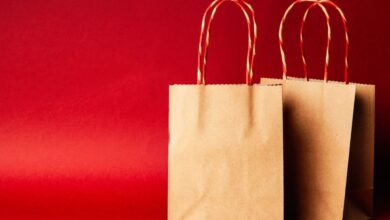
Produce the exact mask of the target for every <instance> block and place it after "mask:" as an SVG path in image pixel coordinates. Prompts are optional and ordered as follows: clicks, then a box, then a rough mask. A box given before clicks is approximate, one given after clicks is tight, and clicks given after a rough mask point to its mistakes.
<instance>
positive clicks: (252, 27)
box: [197, 0, 257, 85]
mask: <svg viewBox="0 0 390 220" xmlns="http://www.w3.org/2000/svg"><path fill="white" fill-rule="evenodd" d="M226 1H231V2H234V3H235V4H236V5H237V6H239V7H240V9H241V11H242V12H243V13H244V15H245V19H246V21H247V26H248V50H247V59H246V83H247V84H248V85H251V83H252V77H253V64H254V57H255V54H256V48H255V46H256V40H257V25H256V21H255V15H254V10H253V8H252V6H251V5H250V4H248V3H247V2H245V1H243V0H215V1H213V2H212V3H211V4H210V5H209V6H208V7H207V9H206V11H205V12H204V14H203V19H202V25H201V32H200V36H199V48H198V71H197V84H198V85H199V84H205V72H206V60H207V50H208V46H209V43H210V41H209V38H210V28H211V23H212V21H213V19H214V16H215V13H216V11H217V9H218V8H219V6H220V5H221V4H222V3H224V2H226ZM210 12H211V14H210V16H209V17H208V15H209V13H210ZM252 35H253V36H252ZM203 44H204V45H203Z"/></svg>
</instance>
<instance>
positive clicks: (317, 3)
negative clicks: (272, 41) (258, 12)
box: [279, 0, 349, 83]
mask: <svg viewBox="0 0 390 220" xmlns="http://www.w3.org/2000/svg"><path fill="white" fill-rule="evenodd" d="M304 2H312V3H313V4H312V5H310V7H309V8H308V9H307V10H306V11H305V14H304V16H303V19H302V23H301V30H300V48H301V52H302V62H303V69H304V74H305V79H306V80H308V71H307V62H306V56H305V51H304V46H303V45H304V44H303V28H304V25H305V22H306V18H307V15H308V13H309V12H310V10H311V9H313V8H314V7H315V6H318V7H320V8H321V10H322V12H323V13H324V15H325V17H326V23H327V29H328V30H327V32H328V34H327V45H326V55H325V67H324V81H325V82H327V81H328V67H329V48H330V42H331V28H330V17H329V14H328V12H327V10H326V8H325V7H324V6H323V4H322V3H325V4H329V5H331V6H333V7H335V8H336V9H337V11H338V12H339V14H340V16H341V17H342V19H343V24H344V30H345V38H346V44H345V59H344V60H345V68H344V81H345V83H348V47H349V40H348V32H347V25H346V19H345V16H344V13H343V12H342V11H341V9H340V8H339V7H338V6H337V5H336V4H335V3H333V2H332V1H330V0H297V1H295V2H293V3H292V4H291V5H290V6H289V7H288V8H287V10H286V12H285V13H284V16H283V18H282V20H281V22H280V26H279V48H280V53H281V57H282V65H283V79H286V78H287V64H286V58H285V53H284V49H283V38H282V37H283V36H282V33H283V26H284V23H285V20H286V18H287V15H288V14H289V12H290V11H291V10H292V9H293V8H294V7H295V6H296V5H297V4H299V3H304Z"/></svg>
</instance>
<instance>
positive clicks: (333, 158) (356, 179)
mask: <svg viewBox="0 0 390 220" xmlns="http://www.w3.org/2000/svg"><path fill="white" fill-rule="evenodd" d="M302 2H311V5H310V7H308V8H307V10H306V12H305V13H304V16H303V22H302V24H301V31H300V33H301V36H300V39H301V49H302V60H303V64H304V73H305V78H303V79H287V76H286V75H287V74H286V73H287V68H286V61H285V55H284V51H283V47H282V45H283V40H282V30H283V23H284V21H285V19H286V17H287V14H288V13H289V11H290V10H291V9H292V8H293V7H294V6H295V5H297V4H299V3H302ZM324 5H330V6H333V7H334V8H336V11H337V12H338V13H339V14H340V16H341V18H342V21H343V24H344V28H345V34H346V35H345V36H346V38H345V40H346V47H345V49H346V51H345V62H346V63H345V69H344V78H345V79H344V82H328V62H329V59H328V58H329V45H330V39H331V38H330V33H331V32H330V23H329V14H328V13H327V9H326V8H325V7H324ZM313 7H320V8H321V10H322V11H323V12H324V14H325V16H326V18H327V27H328V41H327V49H326V60H325V74H324V81H318V80H310V81H309V80H308V77H307V65H306V59H305V56H304V53H303V52H304V49H303V34H302V33H303V27H304V24H305V20H306V18H307V16H308V13H309V12H310V10H311V9H312V8H313ZM279 30H280V32H279V38H280V41H279V42H280V49H281V54H282V61H283V62H282V63H283V79H282V80H281V79H262V82H263V83H265V84H268V83H283V106H284V128H285V148H284V150H285V209H286V211H285V217H286V219H320V220H322V219H324V220H327V219H329V220H334V219H369V217H370V216H371V215H372V189H373V162H374V160H373V158H374V154H373V147H374V143H373V142H374V86H372V85H361V84H354V83H349V82H348V63H347V55H348V43H349V41H348V34H347V29H346V19H345V16H344V14H343V12H342V11H341V9H340V8H339V7H338V6H337V5H336V4H334V3H333V2H331V1H327V0H323V1H316V0H313V1H310V0H309V1H305V0H298V1H295V2H294V3H293V4H292V5H291V6H290V7H289V8H288V9H287V10H286V13H285V15H284V17H283V18H282V22H281V27H280V29H279Z"/></svg>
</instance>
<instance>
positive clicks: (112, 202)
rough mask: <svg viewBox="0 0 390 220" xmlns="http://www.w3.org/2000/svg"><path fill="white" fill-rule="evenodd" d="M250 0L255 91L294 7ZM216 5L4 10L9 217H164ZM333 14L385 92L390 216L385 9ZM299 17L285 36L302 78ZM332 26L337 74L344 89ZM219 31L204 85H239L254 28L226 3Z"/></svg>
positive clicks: (3, 170) (4, 207) (98, 4)
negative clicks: (180, 100) (181, 125)
mask: <svg viewBox="0 0 390 220" xmlns="http://www.w3.org/2000/svg"><path fill="white" fill-rule="evenodd" d="M250 2H251V3H252V4H253V6H254V9H255V11H256V16H257V22H258V25H259V40H258V45H257V57H256V61H255V81H256V82H258V80H259V77H260V73H261V75H262V76H275V77H280V76H281V62H280V55H279V51H278V42H277V30H278V24H279V21H280V19H281V17H282V14H283V12H284V10H285V9H286V7H287V6H288V5H289V4H290V3H291V1H287V0H283V1H277V2H276V1H273V0H263V1H254V0H252V1H250ZM209 3H210V1H209V0H198V1H179V0H171V1H132V0H118V1H104V0H54V1H43V0H35V1H19V0H17V1H15V0H2V1H0V30H1V31H0V42H1V43H0V219H165V218H166V210H167V202H166V201H167V198H166V196H167V191H166V189H167V144H168V127H167V126H168V85H169V84H172V83H195V82H196V61H197V60H196V56H197V46H198V45H197V44H198V34H199V30H200V22H201V16H202V13H203V11H204V9H205V8H206V7H207V5H208V4H209ZM337 3H338V4H339V5H340V6H341V7H342V8H343V9H344V11H345V14H346V16H347V19H348V21H349V30H350V40H351V50H350V74H351V75H350V79H351V81H353V82H364V83H375V84H376V85H377V100H376V103H377V105H376V108H377V130H376V135H377V143H376V147H377V148H376V153H377V158H376V179H375V181H376V182H375V184H376V212H377V215H378V219H386V216H388V217H387V218H389V219H390V214H389V213H390V211H389V204H388V201H389V194H390V189H389V188H390V187H389V186H390V174H389V172H388V170H387V167H389V165H390V162H389V161H390V150H389V148H388V147H389V146H390V136H388V134H387V132H388V131H389V130H390V126H389V123H390V116H389V114H388V112H389V111H390V102H389V99H388V94H389V92H390V89H389V86H388V83H389V77H390V76H389V75H390V73H388V71H389V63H390V62H389V61H388V58H389V57H390V53H389V52H390V51H389V46H388V45H387V40H386V39H388V38H389V33H390V32H389V31H388V27H389V24H390V22H389V21H390V20H389V19H388V18H387V17H386V14H387V13H388V11H389V9H390V7H389V6H390V4H389V3H388V1H385V0H378V1H375V2H370V1H363V0H356V1H341V0H339V1H337ZM368 3H371V4H368ZM318 12H319V10H317V13H315V14H316V15H313V16H312V17H310V18H309V19H310V20H309V21H308V23H307V26H306V27H307V29H306V31H305V35H306V36H307V37H306V39H307V43H306V44H305V45H307V48H308V52H307V55H308V57H309V58H308V62H309V72H310V73H311V74H312V75H313V76H314V77H315V78H320V77H321V73H320V70H322V65H323V62H322V60H323V58H322V57H323V53H324V52H323V49H324V48H325V41H324V40H325V31H326V29H325V21H324V18H323V17H322V16H321V15H320V14H319V13H318ZM299 13H303V9H302V10H297V11H295V12H294V14H295V15H294V16H292V19H291V20H290V21H288V22H287V24H286V25H287V26H286V29H285V30H286V37H285V39H286V49H287V57H288V60H287V62H288V65H289V68H290V70H291V71H292V72H295V73H299V72H302V68H301V65H300V63H299V61H300V56H299V53H298V52H299V43H298V42H299V41H298V32H299V16H298V15H299ZM331 15H333V16H334V15H335V13H334V11H333V13H331ZM336 21H339V20H338V18H337V17H335V18H332V23H334V24H335V30H334V37H333V43H332V49H331V67H330V72H329V77H330V79H338V80H342V77H343V73H342V71H343V68H342V56H343V55H342V52H343V45H342V43H343V36H342V32H341V30H342V26H341V23H335V22H336ZM214 24H215V25H213V28H214V29H213V30H212V36H211V46H210V53H209V62H208V64H209V66H208V67H209V68H208V75H207V76H206V82H209V83H216V82H219V83H243V82H244V81H245V66H244V62H245V51H246V33H245V30H246V29H245V20H244V18H243V17H242V14H241V12H240V11H239V10H238V9H237V8H235V6H233V4H226V5H224V6H222V7H221V10H220V11H219V12H218V15H217V17H216V20H215V23H214ZM309 36H312V37H309ZM320 49H321V50H320ZM313 72H314V74H313Z"/></svg>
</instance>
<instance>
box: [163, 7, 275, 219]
mask: <svg viewBox="0 0 390 220" xmlns="http://www.w3.org/2000/svg"><path fill="white" fill-rule="evenodd" d="M222 2H224V1H215V2H213V3H212V4H211V5H210V7H209V8H208V9H207V10H206V12H205V15H204V18H203V24H205V25H206V27H204V25H202V31H201V34H202V35H201V36H203V35H204V31H203V29H204V28H206V33H205V35H206V37H208V29H209V26H210V21H211V20H212V18H213V17H212V16H211V18H209V19H210V20H209V21H208V22H205V17H207V16H208V15H209V12H210V11H211V14H212V15H213V14H214V13H215V10H216V9H217V8H218V6H219V5H220V4H221V3H222ZM233 2H235V3H236V4H237V5H238V6H240V8H241V9H242V10H243V11H244V13H245V14H246V18H247V21H248V24H250V25H251V27H252V30H251V31H252V33H249V35H248V36H249V43H250V46H249V48H248V57H247V84H248V85H245V84H243V85H204V71H202V70H204V69H203V68H202V65H201V64H203V63H200V64H199V70H200V71H198V85H172V86H170V88H169V135H170V139H169V158H168V219H171V220H176V219H197V220H198V219H213V220H215V219H216V220H218V219H221V220H225V219H234V220H236V219H283V165H282V164H283V149H282V148H283V134H282V132H283V131H282V129H283V128H282V123H283V122H282V89H281V86H266V85H253V86H252V85H250V82H251V79H252V65H251V63H253V62H251V61H252V60H253V59H252V58H253V56H254V48H255V47H254V46H255V45H254V43H255V39H256V35H255V32H254V31H255V30H256V28H255V22H254V18H253V17H251V16H253V11H252V9H251V7H250V6H249V5H248V4H246V3H245V2H242V1H233ZM247 14H250V15H251V16H248V15H247ZM248 18H251V20H249V19H248ZM202 42H203V41H202V40H201V43H202ZM207 43H208V42H206V44H205V46H204V47H205V49H204V51H203V49H202V47H200V52H199V53H200V54H201V55H200V57H201V58H200V59H199V60H200V61H201V62H202V61H203V60H205V54H206V52H205V51H206V49H207ZM199 74H200V75H199Z"/></svg>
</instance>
